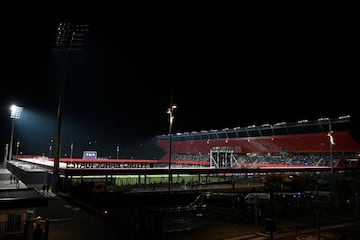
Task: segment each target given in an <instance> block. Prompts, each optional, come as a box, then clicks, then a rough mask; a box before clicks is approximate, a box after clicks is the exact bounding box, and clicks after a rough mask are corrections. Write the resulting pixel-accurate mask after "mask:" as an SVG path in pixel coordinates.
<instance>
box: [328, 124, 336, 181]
mask: <svg viewBox="0 0 360 240" xmlns="http://www.w3.org/2000/svg"><path fill="white" fill-rule="evenodd" d="M332 134H333V131H332V129H331V121H330V120H329V133H328V137H329V146H330V168H331V174H333V173H334V162H333V145H335V142H334V137H333V135H332Z"/></svg>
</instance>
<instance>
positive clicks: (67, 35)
mask: <svg viewBox="0 0 360 240" xmlns="http://www.w3.org/2000/svg"><path fill="white" fill-rule="evenodd" d="M87 31H88V25H84V24H72V23H59V25H58V28H57V36H56V48H55V49H56V50H60V51H61V52H62V53H63V65H62V71H61V79H60V88H59V102H58V112H57V124H56V133H55V150H54V167H53V179H52V188H51V190H52V192H53V193H58V181H59V163H60V149H61V128H62V117H63V109H64V91H65V77H66V70H67V62H68V55H69V53H70V52H71V51H74V50H80V49H81V48H82V45H83V41H84V37H85V33H86V32H87Z"/></svg>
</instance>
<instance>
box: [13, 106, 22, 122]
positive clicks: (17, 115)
mask: <svg viewBox="0 0 360 240" xmlns="http://www.w3.org/2000/svg"><path fill="white" fill-rule="evenodd" d="M22 110H23V108H22V107H18V106H16V105H15V104H13V105H11V107H10V111H11V113H10V118H15V119H19V118H20V116H21V112H22Z"/></svg>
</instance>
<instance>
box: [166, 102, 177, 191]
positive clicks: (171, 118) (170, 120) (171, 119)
mask: <svg viewBox="0 0 360 240" xmlns="http://www.w3.org/2000/svg"><path fill="white" fill-rule="evenodd" d="M175 109H176V105H172V104H170V107H169V108H168V110H167V113H168V114H169V173H168V191H170V189H171V182H172V176H171V136H172V126H173V122H174V110H175Z"/></svg>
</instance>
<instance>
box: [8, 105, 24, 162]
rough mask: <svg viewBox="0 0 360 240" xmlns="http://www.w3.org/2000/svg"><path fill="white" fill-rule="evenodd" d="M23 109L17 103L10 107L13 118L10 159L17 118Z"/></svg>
mask: <svg viewBox="0 0 360 240" xmlns="http://www.w3.org/2000/svg"><path fill="white" fill-rule="evenodd" d="M22 110H23V108H22V107H19V106H16V105H15V104H13V105H11V107H10V118H11V119H12V124H11V136H10V148H9V158H8V160H9V161H10V160H11V158H12V149H13V141H14V128H15V120H16V119H20V116H21V113H22ZM5 159H6V158H5ZM4 164H5V167H6V162H5V163H4Z"/></svg>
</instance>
